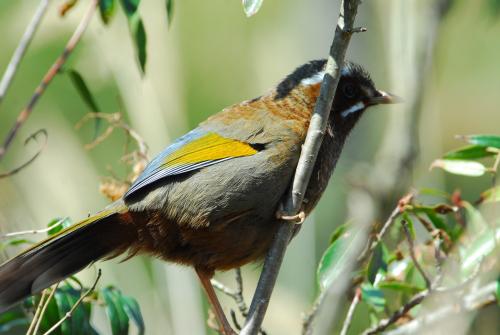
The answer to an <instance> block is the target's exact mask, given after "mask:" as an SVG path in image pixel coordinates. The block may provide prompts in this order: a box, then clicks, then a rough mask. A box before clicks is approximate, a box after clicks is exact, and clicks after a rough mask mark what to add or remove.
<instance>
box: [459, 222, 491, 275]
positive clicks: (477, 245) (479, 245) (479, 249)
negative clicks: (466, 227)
mask: <svg viewBox="0 0 500 335" xmlns="http://www.w3.org/2000/svg"><path fill="white" fill-rule="evenodd" d="M472 236H474V235H472ZM498 245H500V228H497V229H496V230H491V229H488V230H486V231H484V232H483V233H481V234H479V235H478V236H477V238H476V239H475V240H474V241H472V242H471V243H470V244H469V245H468V246H467V247H464V248H461V249H460V256H461V258H462V271H463V273H464V274H465V275H470V274H471V273H473V272H474V270H475V269H476V267H477V266H478V265H479V263H480V262H481V261H482V260H483V259H484V258H485V257H487V256H488V255H490V254H491V253H492V252H493V251H494V250H495V248H497V247H498Z"/></svg>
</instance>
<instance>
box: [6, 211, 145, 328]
mask: <svg viewBox="0 0 500 335" xmlns="http://www.w3.org/2000/svg"><path fill="white" fill-rule="evenodd" d="M70 226H71V221H70V220H69V219H68V218H63V219H60V218H58V219H54V220H51V221H50V222H49V224H48V226H47V229H45V230H43V231H47V236H52V235H55V234H58V233H59V232H61V231H62V230H63V229H65V228H68V227H70ZM29 233H33V232H23V233H19V234H22V235H25V234H29ZM20 244H28V245H30V244H32V242H31V241H29V240H25V239H19V238H12V239H10V240H8V241H7V242H4V243H2V248H4V247H8V246H16V245H20ZM99 272H100V270H99ZM99 278H100V273H99V275H98V277H97V279H96V282H95V283H94V286H95V284H97V281H98V279H99ZM94 286H93V287H92V288H88V287H84V286H83V285H82V283H81V282H80V281H79V280H78V279H77V278H76V277H74V276H71V277H69V278H68V279H66V280H64V281H62V282H60V283H59V284H57V286H55V292H53V293H52V290H53V289H54V286H53V287H52V288H47V289H46V290H45V291H44V292H42V293H39V294H36V295H34V296H32V297H29V298H27V299H25V300H24V302H23V303H22V304H21V305H20V306H17V307H15V308H13V309H11V310H9V311H7V312H5V313H2V314H0V334H12V333H13V332H14V330H15V331H16V332H19V331H22V332H23V333H26V334H33V335H35V333H32V332H33V331H34V329H36V327H38V330H39V331H40V333H42V334H45V333H46V332H48V331H49V330H50V334H56V335H77V334H82V335H92V334H96V335H97V334H99V332H98V331H97V330H96V329H95V328H94V327H93V325H92V323H91V313H92V311H93V310H94V309H95V308H97V307H98V308H104V309H105V311H106V314H107V316H108V320H109V325H110V328H111V331H112V334H113V335H127V334H129V328H130V327H129V326H130V324H131V323H133V324H134V325H135V327H136V329H137V332H136V333H138V334H140V335H142V334H144V333H145V325H144V320H143V318H142V313H141V309H140V307H139V304H138V303H137V301H136V300H135V299H134V298H132V297H130V296H127V295H124V294H123V293H122V292H121V291H120V290H119V289H118V288H116V287H114V286H106V287H104V288H102V289H97V290H94V289H93V288H94ZM48 292H50V294H49V293H48ZM47 295H48V298H47ZM42 306H43V308H41V307H42ZM37 309H40V310H41V311H43V312H42V313H43V314H41V315H39V314H38V313H37ZM67 315H71V316H70V317H68V316H67ZM63 318H66V319H65V321H64V322H62V323H61V324H60V325H59V327H57V328H55V329H53V326H54V325H56V324H57V323H58V322H59V321H60V320H62V319H63ZM37 324H38V326H32V325H37ZM32 327H33V328H32ZM28 329H30V331H28Z"/></svg>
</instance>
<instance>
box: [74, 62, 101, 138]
mask: <svg viewBox="0 0 500 335" xmlns="http://www.w3.org/2000/svg"><path fill="white" fill-rule="evenodd" d="M66 73H68V75H69V77H70V79H71V82H72V83H73V86H74V87H75V88H76V91H77V92H78V94H79V95H80V97H81V98H82V100H83V102H84V103H85V104H86V105H87V108H89V109H90V111H91V112H93V113H100V112H101V109H100V108H99V106H98V105H97V103H96V100H95V99H94V97H93V95H92V93H91V92H90V89H89V87H88V86H87V84H86V83H85V80H84V79H83V77H82V76H81V74H80V73H78V72H77V71H76V70H73V69H70V70H67V71H66ZM100 124H101V119H100V118H95V119H94V138H97V134H98V133H99V126H100Z"/></svg>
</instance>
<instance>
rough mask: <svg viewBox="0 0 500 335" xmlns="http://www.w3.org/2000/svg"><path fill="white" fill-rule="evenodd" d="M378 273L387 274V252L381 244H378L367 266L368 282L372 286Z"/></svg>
mask: <svg viewBox="0 0 500 335" xmlns="http://www.w3.org/2000/svg"><path fill="white" fill-rule="evenodd" d="M379 271H381V272H382V274H385V273H386V272H387V250H386V248H385V246H384V244H383V243H382V242H380V243H378V244H377V246H376V247H375V250H374V251H373V256H372V258H371V259H370V263H369V264H368V281H369V282H370V284H372V285H374V283H375V278H376V277H377V274H378V273H379Z"/></svg>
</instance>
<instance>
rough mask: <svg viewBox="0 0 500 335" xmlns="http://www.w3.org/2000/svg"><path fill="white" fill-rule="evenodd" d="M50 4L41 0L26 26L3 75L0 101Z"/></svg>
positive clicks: (0, 83) (0, 86)
mask: <svg viewBox="0 0 500 335" xmlns="http://www.w3.org/2000/svg"><path fill="white" fill-rule="evenodd" d="M48 6H49V0H41V1H40V3H39V4H38V7H37V9H36V12H35V15H33V18H32V19H31V21H30V23H29V24H28V26H27V27H26V30H25V31H24V34H23V36H22V37H21V41H19V45H18V46H17V48H16V51H14V54H13V55H12V58H11V59H10V62H9V65H7V69H6V70H5V73H4V75H3V77H2V81H0V103H1V102H2V100H3V98H4V97H5V94H6V93H7V90H8V89H9V87H10V84H11V83H12V80H13V79H14V76H15V75H16V72H17V69H18V67H19V64H20V63H21V60H22V59H23V57H24V54H25V53H26V50H27V49H28V47H29V45H30V43H31V40H33V36H34V35H35V33H36V31H37V29H38V27H39V25H40V22H41V21H42V18H43V16H44V15H45V12H46V11H47V7H48Z"/></svg>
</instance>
